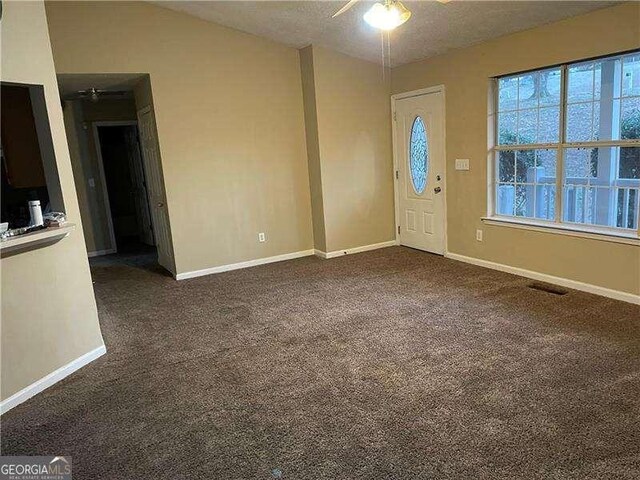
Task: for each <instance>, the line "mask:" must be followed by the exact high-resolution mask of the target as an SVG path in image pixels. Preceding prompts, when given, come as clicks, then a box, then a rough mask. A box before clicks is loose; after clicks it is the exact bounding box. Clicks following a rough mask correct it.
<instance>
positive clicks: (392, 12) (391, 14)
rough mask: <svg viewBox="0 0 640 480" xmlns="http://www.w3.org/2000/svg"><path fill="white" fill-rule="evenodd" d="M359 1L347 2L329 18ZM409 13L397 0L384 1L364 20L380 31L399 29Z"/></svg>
mask: <svg viewBox="0 0 640 480" xmlns="http://www.w3.org/2000/svg"><path fill="white" fill-rule="evenodd" d="M358 1H359V0H349V1H348V2H347V4H346V5H345V6H344V7H342V8H341V9H340V10H338V11H337V12H336V13H334V14H333V16H332V17H331V18H335V17H337V16H338V15H342V14H343V13H344V12H346V11H347V10H349V9H351V7H353V6H354V5H355V4H356V3H357V2H358ZM436 1H437V2H439V3H448V2H450V1H451V0H436ZM410 17H411V12H410V11H409V9H408V8H407V7H405V6H404V5H403V4H402V3H401V2H400V1H399V0H384V1H383V2H382V3H381V2H377V3H375V4H374V5H373V6H372V7H371V8H370V9H369V10H368V11H367V13H365V14H364V17H363V18H364V20H365V22H367V23H368V24H369V25H371V26H372V27H375V28H379V29H380V30H393V29H394V28H396V27H399V26H400V25H402V24H403V23H404V22H406V21H407V20H409V18H410Z"/></svg>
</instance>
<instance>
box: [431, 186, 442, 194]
mask: <svg viewBox="0 0 640 480" xmlns="http://www.w3.org/2000/svg"><path fill="white" fill-rule="evenodd" d="M433 191H434V192H436V193H440V192H441V191H442V189H441V188H440V187H436V188H434V189H433Z"/></svg>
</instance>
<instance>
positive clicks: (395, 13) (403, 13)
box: [363, 0, 411, 31]
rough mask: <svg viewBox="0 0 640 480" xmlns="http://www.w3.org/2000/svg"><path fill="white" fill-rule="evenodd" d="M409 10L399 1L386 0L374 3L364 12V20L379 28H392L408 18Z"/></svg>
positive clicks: (409, 15)
mask: <svg viewBox="0 0 640 480" xmlns="http://www.w3.org/2000/svg"><path fill="white" fill-rule="evenodd" d="M410 17H411V12H410V11H409V10H408V9H407V8H406V7H405V6H404V5H403V4H402V3H400V2H398V1H395V0H387V1H385V2H384V3H376V4H374V5H373V6H372V7H371V8H370V9H369V10H368V11H367V13H365V14H364V17H363V18H364V21H365V22H367V23H368V24H369V25H371V26H372V27H375V28H379V29H380V30H386V31H388V30H393V29H394V28H396V27H399V26H400V25H402V24H403V23H404V22H406V21H407V20H409V18H410Z"/></svg>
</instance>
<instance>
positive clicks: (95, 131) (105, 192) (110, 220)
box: [91, 120, 138, 252]
mask: <svg viewBox="0 0 640 480" xmlns="http://www.w3.org/2000/svg"><path fill="white" fill-rule="evenodd" d="M132 125H138V122H137V121H136V120H123V121H116V120H114V121H100V122H92V123H91V131H92V132H93V146H94V147H95V149H96V158H97V160H98V175H100V184H101V185H102V196H103V198H104V205H105V209H106V212H104V213H105V215H106V216H107V225H108V227H109V238H110V240H111V249H112V250H114V252H116V251H117V250H118V245H117V244H116V234H115V230H114V228H113V218H111V204H110V202H109V191H108V189H107V176H106V175H105V173H104V162H103V160H102V148H101V145H100V133H99V132H98V127H126V126H132Z"/></svg>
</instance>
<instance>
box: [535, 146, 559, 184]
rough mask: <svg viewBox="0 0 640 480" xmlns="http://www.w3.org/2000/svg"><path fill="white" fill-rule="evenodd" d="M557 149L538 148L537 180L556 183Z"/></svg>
mask: <svg viewBox="0 0 640 480" xmlns="http://www.w3.org/2000/svg"><path fill="white" fill-rule="evenodd" d="M556 154H557V152H556V150H536V167H537V170H538V177H537V180H536V181H537V182H539V183H555V181H556V163H557V160H556Z"/></svg>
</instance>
